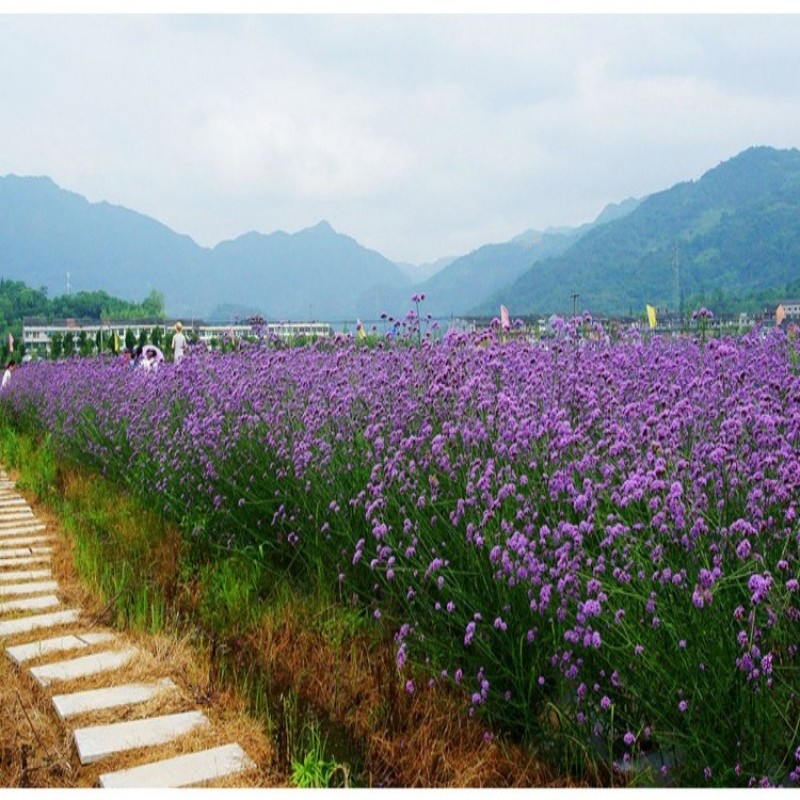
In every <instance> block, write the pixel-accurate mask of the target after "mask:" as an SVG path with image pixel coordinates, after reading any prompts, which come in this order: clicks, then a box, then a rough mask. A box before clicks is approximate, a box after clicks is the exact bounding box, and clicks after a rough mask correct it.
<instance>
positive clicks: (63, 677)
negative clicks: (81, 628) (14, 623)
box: [30, 647, 139, 686]
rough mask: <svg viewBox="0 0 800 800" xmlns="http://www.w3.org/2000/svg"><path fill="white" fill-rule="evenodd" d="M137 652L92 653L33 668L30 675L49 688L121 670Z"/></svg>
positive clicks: (108, 651)
mask: <svg viewBox="0 0 800 800" xmlns="http://www.w3.org/2000/svg"><path fill="white" fill-rule="evenodd" d="M137 652H139V651H138V650H137V649H136V648H135V647H128V648H125V649H124V650H103V651H102V652H100V653H92V654H91V655H89V656H82V657H81V658H71V659H69V660H67V661H56V662H54V663H52V664H42V665H41V666H40V667H31V669H30V673H31V675H32V676H33V679H34V680H35V681H36V682H37V683H38V684H39V686H49V685H50V684H51V683H53V682H54V681H69V680H73V679H74V678H85V677H86V676H87V675H97V673H99V672H109V671H111V670H114V669H119V668H120V667H122V666H124V665H125V664H127V662H128V661H130V660H131V658H133V656H135V655H136V653H137Z"/></svg>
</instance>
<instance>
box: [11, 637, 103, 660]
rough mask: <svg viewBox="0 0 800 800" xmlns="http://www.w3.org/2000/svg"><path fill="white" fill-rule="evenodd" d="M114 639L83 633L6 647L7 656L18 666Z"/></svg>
mask: <svg viewBox="0 0 800 800" xmlns="http://www.w3.org/2000/svg"><path fill="white" fill-rule="evenodd" d="M113 638H114V634H113V633H102V632H98V633H81V634H75V635H70V636H56V637H55V638H53V639H41V640H40V641H38V642H28V643H27V644H18V645H15V646H14V647H6V655H7V656H8V657H9V658H10V659H11V660H12V661H13V662H14V663H15V664H16V665H17V666H20V665H22V664H23V663H24V662H25V661H31V660H32V659H34V658H41V657H42V656H46V655H49V654H50V653H60V652H63V651H64V650H78V649H80V648H83V647H91V646H92V645H93V644H101V643H103V642H109V641H111V640H112V639H113Z"/></svg>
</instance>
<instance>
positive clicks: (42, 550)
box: [0, 547, 53, 566]
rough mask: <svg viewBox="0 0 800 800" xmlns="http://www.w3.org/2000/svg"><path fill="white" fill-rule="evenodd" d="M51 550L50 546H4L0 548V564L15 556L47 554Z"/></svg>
mask: <svg viewBox="0 0 800 800" xmlns="http://www.w3.org/2000/svg"><path fill="white" fill-rule="evenodd" d="M52 551H53V548H52V547H4V548H3V549H2V550H0V566H2V565H3V564H4V563H5V562H6V561H11V560H13V559H15V558H22V557H24V556H43V555H49V554H50V553H51V552H52Z"/></svg>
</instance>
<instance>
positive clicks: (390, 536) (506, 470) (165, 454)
mask: <svg viewBox="0 0 800 800" xmlns="http://www.w3.org/2000/svg"><path fill="white" fill-rule="evenodd" d="M598 333H599V332H598V331H594V334H595V335H593V336H591V337H585V336H578V335H576V332H575V330H574V329H572V328H571V327H570V326H566V328H565V329H564V330H562V331H561V333H560V335H559V336H557V337H556V338H553V339H548V340H542V341H541V342H537V343H524V342H521V341H519V342H502V341H501V340H500V338H501V334H500V333H499V332H496V333H494V334H489V335H484V336H483V337H482V338H480V339H479V340H478V339H475V338H474V337H471V336H468V335H450V334H449V335H448V336H446V337H445V338H444V340H443V341H442V342H440V343H436V344H434V343H432V342H430V341H428V340H427V339H426V340H422V341H421V343H420V344H419V345H416V344H415V345H414V346H411V345H410V344H409V343H408V342H406V343H394V344H384V345H383V346H377V347H369V346H365V345H363V344H362V343H360V342H359V341H358V340H352V339H347V340H336V341H330V342H322V343H318V344H316V345H310V346H306V347H298V348H289V347H284V348H280V347H275V346H266V345H257V344H251V345H249V346H244V347H243V349H242V350H241V351H240V352H237V353H229V354H224V355H223V354H218V353H194V354H192V355H191V356H190V357H188V358H186V359H184V361H183V362H182V363H181V364H180V365H179V366H178V367H175V366H173V365H172V364H164V365H162V366H161V368H160V369H159V370H158V372H155V373H145V372H140V371H134V370H130V369H128V368H127V366H125V365H124V364H123V363H122V362H118V361H111V360H104V359H91V360H80V359H75V360H72V361H67V362H61V363H52V362H41V363H36V364H31V365H26V366H25V367H24V368H23V369H20V370H18V371H17V372H16V373H15V376H14V383H13V385H12V386H11V387H10V388H9V390H8V391H7V392H6V393H5V394H4V395H3V396H2V399H0V409H1V410H2V413H3V416H4V417H5V419H7V420H9V421H10V422H11V423H12V424H14V425H17V426H19V427H22V428H27V429H39V430H41V429H44V430H46V431H48V432H49V433H50V434H51V436H52V440H53V442H54V443H55V444H56V446H57V447H58V449H59V451H60V452H61V453H62V454H63V455H64V456H66V457H69V458H71V459H73V460H75V461H77V462H78V463H81V464H83V465H87V466H91V467H94V468H96V469H98V470H102V471H103V472H104V473H106V474H108V475H111V476H113V477H114V478H115V479H116V480H118V481H119V482H124V483H125V484H126V485H127V486H129V487H130V489H131V490H133V491H135V492H137V493H138V494H141V495H144V496H147V497H150V498H152V502H153V504H154V505H157V506H158V507H163V509H164V510H165V513H168V514H170V515H172V516H174V517H175V518H176V519H177V520H179V521H180V522H181V524H182V526H183V529H184V531H185V534H186V536H187V537H188V538H190V539H191V541H193V542H195V543H197V545H198V546H202V547H207V548H209V552H214V551H216V552H218V555H219V557H223V555H224V552H225V551H229V550H237V551H245V552H248V553H251V554H252V557H253V558H254V559H257V560H259V561H260V562H263V564H264V568H265V569H268V570H277V571H286V572H287V573H290V574H293V575H296V576H297V577H298V578H299V579H301V580H307V581H318V582H325V583H327V584H329V585H330V587H332V588H333V589H335V591H336V592H337V593H338V596H339V597H340V598H341V601H342V602H344V603H348V604H355V605H356V606H358V607H360V608H362V609H363V611H364V615H365V617H366V618H370V619H372V620H374V621H373V622H372V623H371V624H375V625H388V626H390V629H391V632H392V634H393V635H394V637H395V641H396V647H397V665H398V669H399V670H400V672H401V673H402V677H401V678H400V680H401V681H402V683H401V685H402V686H405V687H406V690H407V691H409V692H413V691H424V690H426V689H427V687H428V686H429V685H435V684H437V683H441V682H452V683H455V684H457V685H460V686H461V687H462V688H463V692H464V698H465V713H470V714H480V715H484V716H485V719H486V720H487V727H491V729H492V731H493V732H494V733H495V734H496V733H498V732H503V731H506V732H510V733H513V734H516V735H522V736H527V737H528V738H530V739H531V740H532V741H534V742H538V743H539V744H540V745H541V747H542V748H543V749H542V752H545V753H546V752H549V750H552V752H553V754H554V757H558V758H562V759H567V760H568V761H569V762H570V763H573V764H575V765H580V764H582V763H583V761H584V759H585V758H587V757H588V758H590V759H591V758H597V759H607V760H608V762H609V763H610V764H611V765H612V768H613V769H615V770H617V771H619V772H620V773H625V774H627V775H631V774H634V773H635V772H636V771H637V770H639V771H641V770H644V769H645V768H649V769H651V770H653V772H654V775H653V776H652V777H653V779H654V780H657V781H663V782H665V783H672V784H674V785H682V786H748V785H777V784H783V785H797V783H798V782H800V657H799V656H798V646H800V584H799V582H798V581H799V579H800V523H799V522H798V502H800V376H799V375H798V372H799V371H800V370H799V368H798V362H799V361H800V353H799V352H798V348H797V343H796V341H795V340H794V339H793V338H792V337H790V336H787V335H786V334H785V333H784V332H782V331H780V330H769V331H761V332H759V331H755V332H752V333H750V334H748V335H746V336H744V337H741V338H722V339H714V338H712V339H709V340H707V341H706V340H705V338H704V337H703V338H694V339H693V338H689V337H683V338H675V339H669V338H658V337H654V338H652V339H644V338H640V337H639V336H638V335H637V334H631V335H629V336H624V337H622V338H621V339H619V340H617V341H614V342H611V341H609V339H608V337H606V336H604V335H597V334H598ZM495 336H497V337H498V338H495Z"/></svg>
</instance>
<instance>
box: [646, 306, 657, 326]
mask: <svg viewBox="0 0 800 800" xmlns="http://www.w3.org/2000/svg"><path fill="white" fill-rule="evenodd" d="M647 319H648V321H649V322H650V328H651V329H653V328H655V327H656V309H655V307H654V306H647Z"/></svg>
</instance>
